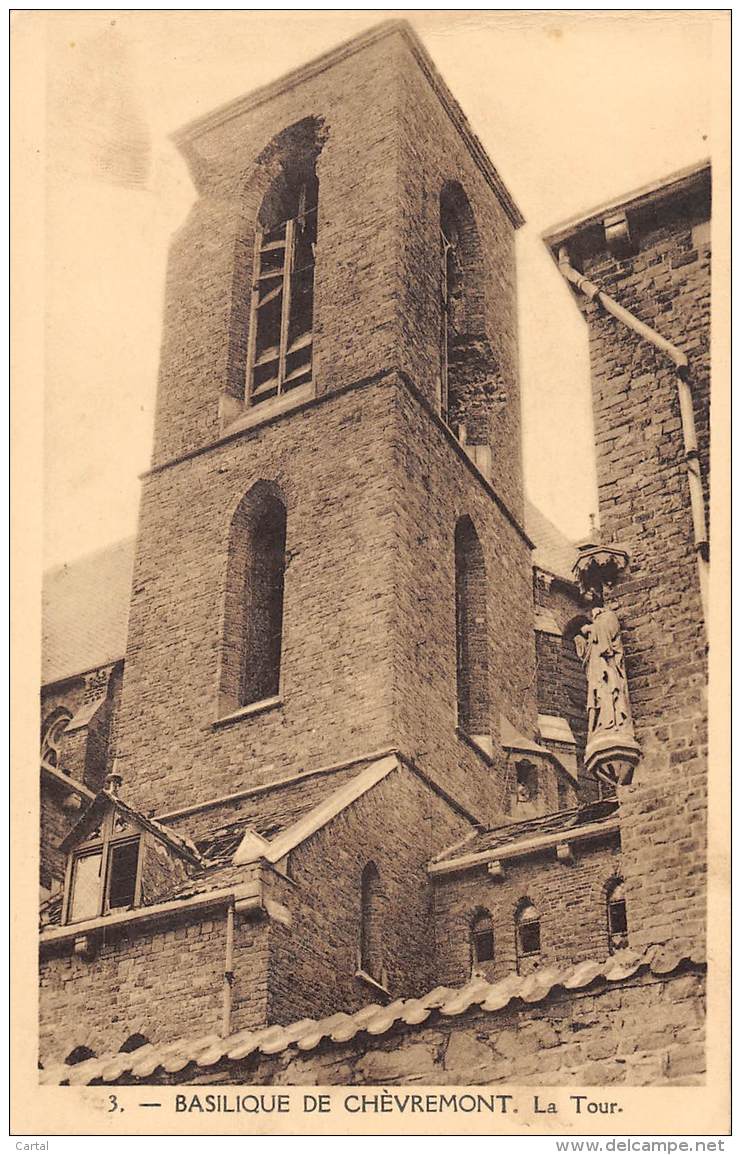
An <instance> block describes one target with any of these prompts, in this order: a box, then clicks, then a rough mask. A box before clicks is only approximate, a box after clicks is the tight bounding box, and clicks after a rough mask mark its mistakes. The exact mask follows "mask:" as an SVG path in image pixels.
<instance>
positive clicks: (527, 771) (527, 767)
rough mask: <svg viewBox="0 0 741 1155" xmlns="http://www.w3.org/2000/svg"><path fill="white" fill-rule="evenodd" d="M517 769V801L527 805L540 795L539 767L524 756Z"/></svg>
mask: <svg viewBox="0 0 741 1155" xmlns="http://www.w3.org/2000/svg"><path fill="white" fill-rule="evenodd" d="M516 771H517V802H518V805H520V806H527V805H528V804H530V803H532V802H535V800H536V799H537V797H538V768H537V766H535V765H533V763H532V762H528V761H527V759H524V758H523V759H522V760H521V761H520V762H518V763H517V766H516Z"/></svg>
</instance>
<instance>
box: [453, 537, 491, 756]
mask: <svg viewBox="0 0 741 1155" xmlns="http://www.w3.org/2000/svg"><path fill="white" fill-rule="evenodd" d="M455 609H456V666H457V671H456V672H457V684H458V726H459V727H460V729H461V730H463V732H464V733H465V734H468V735H469V736H470V737H488V736H489V735H490V734H491V725H490V702H489V636H488V622H487V596H486V568H485V566H484V553H483V550H482V548H481V542H480V541H479V538H478V534H477V533H476V530H475V528H474V525H473V522H472V521H471V519H470V517H467V516H466V517H462V518H461V519H460V521H459V522H458V524H457V525H456V527H455Z"/></svg>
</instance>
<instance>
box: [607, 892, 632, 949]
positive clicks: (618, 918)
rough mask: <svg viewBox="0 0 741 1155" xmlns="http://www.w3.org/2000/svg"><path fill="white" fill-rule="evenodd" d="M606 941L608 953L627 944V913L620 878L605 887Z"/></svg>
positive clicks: (623, 947)
mask: <svg viewBox="0 0 741 1155" xmlns="http://www.w3.org/2000/svg"><path fill="white" fill-rule="evenodd" d="M607 943H608V946H609V949H610V954H614V953H615V951H618V950H624V949H625V947H626V946H627V945H628V913H627V909H626V905H625V884H624V883H623V880H622V878H615V879H613V880H612V882H611V883H610V884H609V885H608V887H607Z"/></svg>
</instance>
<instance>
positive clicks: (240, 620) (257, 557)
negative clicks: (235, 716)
mask: <svg viewBox="0 0 741 1155" xmlns="http://www.w3.org/2000/svg"><path fill="white" fill-rule="evenodd" d="M285 556H286V508H285V506H284V504H283V502H282V501H281V499H280V497H279V496H278V495H277V493H276V492H275V488H274V487H273V486H271V485H270V484H269V483H267V482H258V483H257V484H256V485H254V486H253V487H252V489H251V490H250V492H249V493H248V494H247V496H246V497H245V498H244V499H243V500H242V502H241V503H240V505H239V506H238V508H237V511H236V513H235V515H234V518H233V520H232V526H231V532H230V535H229V557H228V562H227V575H226V593H225V602H224V635H223V642H222V655H221V675H220V712H221V714H222V715H223V714H228V713H230V712H231V711H233V710H236V709H239V708H240V707H241V706H248V705H250V704H251V703H253V702H260V701H262V700H264V699H265V698H272V697H274V696H275V695H277V694H278V691H279V686H280V667H281V651H282V637H283V587H284V579H285Z"/></svg>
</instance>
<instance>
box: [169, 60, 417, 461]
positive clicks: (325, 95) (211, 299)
mask: <svg viewBox="0 0 741 1155" xmlns="http://www.w3.org/2000/svg"><path fill="white" fill-rule="evenodd" d="M395 39H396V38H395V37H392V38H391V39H390V40H389V39H388V38H386V39H384V40H381V41H380V42H375V43H372V44H370V45H368V46H367V47H365V48H363V49H361V50H360V51H356V52H355V53H353V55H352V56H351V57H350V58H349V59H347V58H346V59H341V60H339V61H337V62H336V63H335V64H333V65H332V66H331V67H330V68H325V69H322V70H318V71H317V72H315V73H314V75H307V76H305V78H304V79H303V81H302V82H301V83H300V84H297V85H294V86H291V87H289V88H288V89H287V90H284V91H282V92H279V93H277V94H276V95H275V96H273V98H272V99H269V100H267V101H262V102H257V103H255V104H253V106H252V107H251V108H248V109H247V110H246V111H241V112H240V114H239V115H237V116H227V117H222V118H221V120H220V122H219V123H218V124H217V125H212V126H211V127H210V128H209V129H208V131H206V132H204V133H201V134H200V135H198V136H197V137H196V138H195V139H193V138H191V139H190V140H189V141H188V143H187V144H185V145H184V151H185V153H186V156H187V158H188V160H189V163H190V167H191V173H192V175H193V178H194V181H195V184H196V187H197V189H198V192H199V194H200V195H199V200H198V201H197V203H196V204H195V205H194V207H193V209H192V211H191V213H190V216H189V218H188V220H187V221H186V223H185V225H184V226H183V228H182V229H181V231H180V233H179V234H178V236H177V238H176V239H175V242H174V244H173V247H172V250H171V259H170V269H169V275H168V284H167V295H166V306H165V327H164V341H163V347H162V359H161V372H160V387H159V395H158V405H157V416H156V426H155V450H154V461H155V462H161V461H163V460H166V459H168V458H170V457H173V456H175V455H177V454H180V453H183V452H187V451H188V450H190V449H193V448H196V447H198V446H201V445H204V444H207V443H208V442H209V441H212V440H214V438H215V437H216V436H218V434H219V432H220V423H219V404H218V402H219V397H220V395H221V394H222V393H224V392H226V391H233V390H234V386H233V382H232V381H231V377H232V376H233V367H232V366H231V365H230V363H229V358H230V355H231V354H232V353H233V350H234V347H235V343H234V340H233V334H232V332H231V330H232V327H233V325H234V323H235V316H237V317H239V316H242V318H243V313H244V310H243V307H242V305H243V298H244V296H245V295H246V291H248V286H249V285H250V282H251V264H252V252H253V250H252V240H253V237H254V224H255V219H256V216H257V211H258V208H259V206H260V201H261V199H262V196H263V194H264V192H265V187H266V179H267V177H268V174H267V173H266V171H265V166H264V165H261V164H260V163H258V159H257V158H258V157H260V155H261V154H263V153H264V150H265V149H266V146H268V145H269V143H270V142H271V140H272V139H273V138H274V137H275V136H276V135H277V134H278V133H280V132H282V131H283V130H285V129H286V128H288V127H289V126H291V125H293V124H296V123H297V122H298V121H300V120H303V119H304V118H305V117H312V118H316V119H317V120H318V121H319V122H320V125H321V130H322V135H323V138H324V145H323V148H322V151H321V153H320V154H319V158H318V162H317V175H318V178H319V216H318V245H317V260H316V272H315V290H314V292H315V296H314V316H315V322H314V358H313V360H314V373H315V378H316V381H317V388H318V391H319V392H325V391H327V390H332V389H334V388H336V387H337V386H338V385H342V384H346V383H347V382H349V381H353V380H357V379H359V378H362V377H365V376H367V375H368V374H372V373H374V372H377V371H378V370H379V369H382V368H385V367H387V366H388V365H393V364H394V363H395V359H396V353H395V349H396V347H397V344H398V342H397V339H396V336H397V334H396V320H395V312H396V305H395V284H396V257H395V252H396V248H397V224H396V213H397V207H396V206H397V182H398V165H397V160H396V154H397V149H398V114H397V103H398V97H397V88H398V84H397V69H398V64H397V59H396V51H395V50H394V43H395ZM360 126H362V129H361V127H360Z"/></svg>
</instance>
